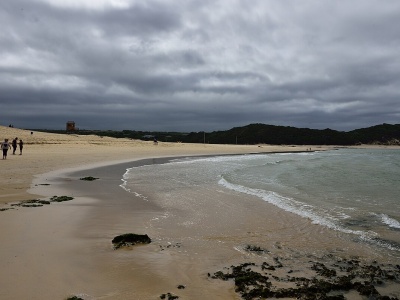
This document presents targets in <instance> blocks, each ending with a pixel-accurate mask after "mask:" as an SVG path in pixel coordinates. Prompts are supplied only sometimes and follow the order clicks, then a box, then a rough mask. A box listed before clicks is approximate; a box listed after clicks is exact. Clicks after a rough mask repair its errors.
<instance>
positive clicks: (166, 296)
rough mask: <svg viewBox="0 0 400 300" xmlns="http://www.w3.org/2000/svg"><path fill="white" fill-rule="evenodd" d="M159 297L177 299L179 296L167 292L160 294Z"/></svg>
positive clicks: (168, 299)
mask: <svg viewBox="0 0 400 300" xmlns="http://www.w3.org/2000/svg"><path fill="white" fill-rule="evenodd" d="M160 299H167V300H174V299H179V297H178V296H176V295H173V294H171V293H167V294H162V295H161V296H160Z"/></svg>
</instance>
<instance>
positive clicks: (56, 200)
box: [50, 196, 74, 202]
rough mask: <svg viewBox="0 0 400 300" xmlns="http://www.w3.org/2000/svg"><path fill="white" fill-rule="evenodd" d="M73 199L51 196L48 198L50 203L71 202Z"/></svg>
mask: <svg viewBox="0 0 400 300" xmlns="http://www.w3.org/2000/svg"><path fill="white" fill-rule="evenodd" d="M73 199H74V197H69V196H53V197H51V198H50V201H51V202H64V201H70V200H73Z"/></svg>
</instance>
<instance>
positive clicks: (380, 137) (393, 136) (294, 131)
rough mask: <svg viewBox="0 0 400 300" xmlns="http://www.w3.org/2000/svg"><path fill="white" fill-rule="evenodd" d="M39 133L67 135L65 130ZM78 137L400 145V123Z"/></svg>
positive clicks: (261, 126) (126, 132)
mask: <svg viewBox="0 0 400 300" xmlns="http://www.w3.org/2000/svg"><path fill="white" fill-rule="evenodd" d="M36 130H37V131H45V132H53V133H66V131H65V130H45V129H36ZM74 134H80V135H89V134H94V135H98V136H109V137H115V138H130V139H149V136H153V137H155V138H156V139H157V140H158V141H161V142H182V143H209V144H241V145H246V144H250V145H254V144H272V145H357V144H382V145H400V124H394V125H391V124H381V125H376V126H372V127H368V128H361V129H355V130H352V131H347V132H345V131H336V130H332V129H329V128H327V129H323V130H321V129H310V128H296V127H290V126H275V125H266V124H259V123H257V124H249V125H246V126H242V127H234V128H232V129H229V130H225V131H213V132H204V131H200V132H190V133H185V132H160V131H135V130H122V131H114V130H104V131H102V130H79V131H76V132H74Z"/></svg>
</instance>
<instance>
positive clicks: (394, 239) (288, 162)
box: [122, 149, 400, 257]
mask: <svg viewBox="0 0 400 300" xmlns="http://www.w3.org/2000/svg"><path fill="white" fill-rule="evenodd" d="M123 180H124V184H123V185H122V187H123V188H125V189H126V190H127V191H130V192H132V193H134V194H135V195H136V196H137V197H139V198H141V200H143V201H148V199H147V196H146V195H142V194H140V193H138V192H137V187H138V186H141V187H144V188H145V189H147V190H152V191H154V192H156V193H163V195H164V201H165V202H166V203H167V202H171V203H172V202H179V201H181V200H182V199H180V198H179V195H180V194H182V192H183V191H188V190H191V191H197V192H201V191H204V189H207V188H215V186H218V188H219V189H223V190H224V191H225V192H227V193H229V192H231V193H240V194H242V195H243V201H245V199H246V196H248V195H251V196H255V197H258V198H259V199H260V201H264V202H265V203H266V205H270V204H272V205H275V206H276V207H278V208H279V209H282V210H284V211H287V212H291V213H293V214H296V215H297V216H300V217H302V218H307V219H309V220H311V222H312V223H313V224H316V225H317V226H322V227H324V229H327V230H332V231H335V232H337V233H338V234H339V236H340V237H341V238H343V239H348V240H349V241H350V240H351V241H355V242H357V243H364V244H365V245H366V246H368V247H372V248H374V249H375V251H385V252H386V253H387V254H388V255H390V256H393V257H400V151H399V150H391V149H339V150H334V151H320V152H318V151H317V152H306V153H281V154H255V155H234V156H217V157H207V158H186V159H175V160H172V161H170V162H168V163H166V164H158V165H157V164H155V165H147V166H141V167H135V168H131V169H128V170H127V172H126V173H125V174H124V177H123ZM184 201H186V200H184ZM180 205H184V203H183V204H182V203H181V204H180ZM211 205H212V204H211Z"/></svg>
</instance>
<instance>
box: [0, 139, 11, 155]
mask: <svg viewBox="0 0 400 300" xmlns="http://www.w3.org/2000/svg"><path fill="white" fill-rule="evenodd" d="M8 149H10V143H9V142H8V139H5V140H4V142H2V143H1V150H3V159H7V152H8Z"/></svg>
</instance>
